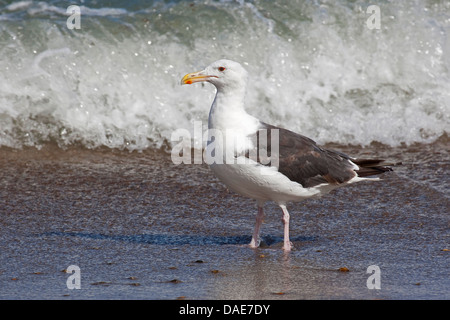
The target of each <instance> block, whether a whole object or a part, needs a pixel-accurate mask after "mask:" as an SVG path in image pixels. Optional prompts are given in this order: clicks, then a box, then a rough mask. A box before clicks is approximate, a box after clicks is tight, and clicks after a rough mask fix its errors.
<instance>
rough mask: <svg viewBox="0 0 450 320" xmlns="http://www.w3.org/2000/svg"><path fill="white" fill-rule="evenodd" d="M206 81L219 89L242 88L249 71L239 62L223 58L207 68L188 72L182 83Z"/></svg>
mask: <svg viewBox="0 0 450 320" xmlns="http://www.w3.org/2000/svg"><path fill="white" fill-rule="evenodd" d="M205 81H206V82H209V83H212V84H213V85H214V86H216V88H217V90H218V91H228V90H230V89H238V88H239V89H240V90H242V89H245V86H246V84H247V71H245V69H244V68H243V67H242V66H241V65H240V64H239V63H238V62H235V61H231V60H226V59H222V60H218V61H216V62H213V63H211V64H210V65H209V66H208V67H206V68H205V70H202V71H198V72H193V73H188V74H187V75H185V76H184V77H183V79H182V80H181V84H192V83H196V82H205Z"/></svg>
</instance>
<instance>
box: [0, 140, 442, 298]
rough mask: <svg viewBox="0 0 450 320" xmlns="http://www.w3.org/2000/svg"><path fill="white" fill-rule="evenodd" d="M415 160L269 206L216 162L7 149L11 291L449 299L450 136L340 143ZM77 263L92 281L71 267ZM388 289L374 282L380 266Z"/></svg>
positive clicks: (0, 184) (5, 275)
mask: <svg viewBox="0 0 450 320" xmlns="http://www.w3.org/2000/svg"><path fill="white" fill-rule="evenodd" d="M329 147H332V148H334V149H337V150H340V151H343V152H346V153H349V154H351V155H354V156H360V157H367V156H371V155H377V156H380V157H381V158H385V159H388V160H391V161H394V162H398V161H402V162H403V165H402V166H399V167H396V168H395V172H393V173H388V174H385V175H384V177H383V180H382V181H380V182H363V183H359V184H356V185H352V186H348V187H345V188H341V189H338V190H335V191H334V192H333V193H331V194H329V195H327V196H324V197H322V198H321V199H317V200H309V201H306V202H303V203H297V204H292V205H290V206H289V209H290V212H291V216H292V218H291V237H292V239H291V240H292V241H293V243H294V247H295V249H294V251H292V252H291V253H290V254H285V253H283V252H282V250H281V245H282V236H283V229H282V224H281V221H280V218H281V212H280V210H279V209H278V208H277V207H276V206H275V205H273V204H267V205H266V219H265V223H264V224H263V228H262V236H263V240H264V246H263V247H261V248H260V249H257V250H252V249H250V248H248V247H246V244H247V243H248V242H249V241H250V235H251V232H252V229H253V223H254V216H255V213H256V206H255V204H254V202H253V201H252V200H249V199H245V198H242V197H240V196H238V195H236V194H234V193H231V192H228V191H227V190H226V188H225V187H224V186H223V185H222V184H221V183H220V182H219V181H218V180H217V179H216V178H215V177H214V176H213V175H212V173H211V172H210V170H209V169H208V167H207V166H206V165H204V164H203V165H196V164H191V165H174V164H173V163H172V162H171V160H170V155H169V154H167V153H165V152H161V151H158V150H147V151H144V152H142V153H137V152H133V153H130V152H126V151H114V150H87V149H82V148H81V149H80V148H73V149H68V150H61V149H59V148H57V147H53V146H45V147H44V148H43V149H41V150H36V149H33V148H30V149H23V150H13V149H8V148H0V228H1V232H0V288H1V290H0V299H449V298H450V294H449V292H450V290H449V288H450V277H449V271H450V270H449V267H448V266H449V265H450V263H449V262H450V261H449V255H450V251H449V250H450V237H449V235H450V232H449V230H450V216H449V208H450V206H449V205H450V200H449V191H448V190H449V189H450V188H449V183H450V177H449V169H450V164H449V163H450V157H449V155H450V148H449V139H448V137H446V136H444V137H442V138H441V139H439V140H438V141H437V142H435V143H432V144H428V145H422V144H417V145H413V146H402V147H397V148H391V147H387V146H384V145H377V144H372V145H371V146H370V147H366V148H360V147H357V146H339V145H329ZM70 265H77V266H79V268H80V273H81V289H79V290H77V289H73V290H69V289H68V288H67V285H66V281H67V279H68V277H69V276H70V274H67V273H65V272H64V270H66V269H67V268H68V267H69V266H70ZM371 265H377V266H379V268H380V280H381V289H379V290H377V289H368V288H367V285H366V283H367V279H368V277H369V276H370V274H369V273H367V268H368V267H369V266H371Z"/></svg>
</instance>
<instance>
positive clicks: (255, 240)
mask: <svg viewBox="0 0 450 320" xmlns="http://www.w3.org/2000/svg"><path fill="white" fill-rule="evenodd" d="M263 219H264V210H263V207H262V206H259V205H258V214H257V215H256V222H255V230H254V231H253V236H252V241H251V242H250V244H249V246H250V248H258V247H259V243H260V242H261V240H260V239H259V233H260V230H261V224H262V222H263Z"/></svg>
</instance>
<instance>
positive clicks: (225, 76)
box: [181, 60, 392, 251]
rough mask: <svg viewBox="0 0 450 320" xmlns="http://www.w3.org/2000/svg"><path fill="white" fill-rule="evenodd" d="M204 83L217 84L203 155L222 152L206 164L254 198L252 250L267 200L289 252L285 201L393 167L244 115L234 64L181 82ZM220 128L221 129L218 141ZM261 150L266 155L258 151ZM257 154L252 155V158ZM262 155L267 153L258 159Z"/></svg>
mask: <svg viewBox="0 0 450 320" xmlns="http://www.w3.org/2000/svg"><path fill="white" fill-rule="evenodd" d="M205 81H206V82H209V83H212V84H213V85H214V86H215V87H216V88H217V92H216V96H215V99H214V102H213V103H212V106H211V110H210V112H209V120H208V129H209V131H210V132H213V134H210V138H209V141H208V144H207V147H206V154H207V155H208V154H209V155H215V156H216V157H217V155H220V159H219V160H220V161H215V162H214V163H211V164H210V168H211V169H212V171H213V172H214V173H215V175H216V176H217V177H218V178H219V179H220V180H221V181H222V182H223V183H224V184H225V185H226V186H227V187H228V188H229V189H231V190H233V191H235V192H237V193H238V194H240V195H243V196H246V197H249V198H252V199H255V200H256V201H257V207H258V213H257V215H256V223H255V229H254V232H253V235H252V240H251V242H250V244H249V246H250V247H251V248H257V247H258V246H259V244H260V228H261V224H262V221H263V217H264V211H263V205H264V203H265V202H266V201H274V202H275V203H277V204H278V205H279V206H280V208H281V210H282V211H283V216H282V221H283V224H284V243H283V249H284V250H286V251H290V250H291V249H292V243H291V242H290V240H289V212H288V210H287V209H286V204H287V203H288V202H291V201H292V202H296V201H302V200H305V199H308V198H313V197H319V196H321V195H323V194H325V193H328V192H330V191H331V190H333V189H335V188H337V187H341V186H344V185H347V184H350V183H354V182H358V181H362V180H367V179H373V178H367V177H368V176H373V175H378V174H381V173H383V172H385V171H391V170H392V169H391V168H390V167H387V166H385V165H382V162H383V160H379V159H354V158H352V157H349V156H347V155H345V154H343V153H341V152H337V151H333V150H327V149H325V148H322V147H320V146H318V145H317V144H316V143H315V142H314V141H313V140H311V139H309V138H307V137H305V136H302V135H300V134H297V133H294V132H292V131H289V130H287V129H283V128H279V127H276V126H273V125H270V124H267V123H264V122H261V121H260V120H258V119H257V118H255V117H254V116H252V115H250V114H248V113H247V112H246V111H245V109H244V97H245V91H246V83H247V72H246V70H245V69H244V68H243V67H242V66H241V65H240V64H239V63H237V62H234V61H231V60H219V61H216V62H214V63H212V64H211V65H209V66H208V67H207V68H206V69H204V70H202V71H199V72H193V73H189V74H186V75H185V76H184V77H183V79H182V80H181V84H192V83H196V82H205ZM214 132H215V134H214ZM218 132H222V135H221V138H220V139H218V134H217V133H218ZM261 132H264V133H266V134H267V136H266V137H265V139H261ZM212 136H214V137H212ZM223 137H226V139H225V138H224V139H222V138H223ZM274 137H275V138H277V139H273V138H274ZM262 142H264V146H263V143H262ZM275 147H276V148H275ZM230 149H232V152H230ZM263 149H264V151H265V153H262V152H260V151H262V150H263ZM255 150H256V153H255V152H253V151H255ZM255 154H256V157H254V156H253V157H252V156H250V155H255ZM261 154H265V155H267V157H266V158H264V157H260V155H261ZM269 154H270V157H268V155H269ZM267 159H269V160H270V161H265V160H267ZM216 160H217V158H216Z"/></svg>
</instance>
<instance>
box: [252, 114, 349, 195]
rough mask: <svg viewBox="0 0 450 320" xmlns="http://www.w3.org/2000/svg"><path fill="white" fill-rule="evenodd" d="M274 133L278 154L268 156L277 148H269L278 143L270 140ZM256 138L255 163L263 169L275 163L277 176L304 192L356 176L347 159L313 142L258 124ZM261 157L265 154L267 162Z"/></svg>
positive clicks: (345, 156)
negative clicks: (323, 184) (256, 152)
mask: <svg viewBox="0 0 450 320" xmlns="http://www.w3.org/2000/svg"><path fill="white" fill-rule="evenodd" d="M274 130H277V131H274ZM276 133H278V154H276V152H271V151H273V150H276V146H273V145H272V144H273V143H274V142H277V141H276V139H272V135H273V134H276ZM264 134H266V137H264V138H263V135H264ZM256 136H257V141H258V142H257V146H258V162H260V163H261V164H264V165H273V163H277V164H278V171H279V172H281V173H282V174H284V175H285V176H287V177H288V178H289V179H290V180H292V181H296V182H298V183H300V184H301V185H302V186H303V187H305V188H308V187H314V186H316V185H318V184H321V183H331V184H340V183H343V182H346V181H348V180H350V179H352V178H353V177H355V176H356V175H357V174H356V172H355V169H356V168H355V166H354V164H353V163H352V162H351V161H350V157H349V156H347V155H345V154H343V153H340V152H335V151H332V150H327V149H323V148H321V147H319V146H318V145H317V144H316V143H315V142H314V141H313V140H311V139H309V138H307V137H305V136H302V135H300V134H297V133H295V132H292V131H289V130H286V129H283V128H279V127H276V126H272V125H269V124H266V123H261V128H260V130H259V131H258V133H257V134H256ZM262 138H263V139H262ZM272 140H274V141H272ZM264 149H266V150H264ZM261 151H264V152H261ZM261 153H262V154H263V155H265V154H266V153H267V158H264V156H260V154H261ZM268 159H270V162H269V161H268Z"/></svg>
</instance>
